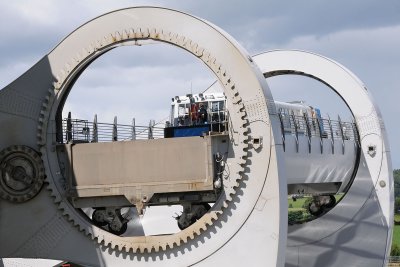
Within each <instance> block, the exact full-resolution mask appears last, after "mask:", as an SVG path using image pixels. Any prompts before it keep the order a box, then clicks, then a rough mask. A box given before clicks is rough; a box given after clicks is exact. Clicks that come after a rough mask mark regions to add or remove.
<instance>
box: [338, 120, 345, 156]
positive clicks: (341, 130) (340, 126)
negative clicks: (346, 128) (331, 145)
mask: <svg viewBox="0 0 400 267" xmlns="http://www.w3.org/2000/svg"><path fill="white" fill-rule="evenodd" d="M338 123H339V128H340V135H341V136H342V154H343V155H344V133H343V125H342V121H341V119H340V116H339V115H338Z"/></svg>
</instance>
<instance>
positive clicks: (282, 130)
mask: <svg viewBox="0 0 400 267" xmlns="http://www.w3.org/2000/svg"><path fill="white" fill-rule="evenodd" d="M278 116H279V121H280V123H281V137H282V144H283V151H286V147H285V146H286V144H285V143H286V137H285V127H284V126H283V119H282V113H279V114H278Z"/></svg>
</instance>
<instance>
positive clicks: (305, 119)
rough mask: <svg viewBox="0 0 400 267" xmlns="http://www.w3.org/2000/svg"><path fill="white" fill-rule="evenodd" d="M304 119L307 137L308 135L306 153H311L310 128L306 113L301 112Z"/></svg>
mask: <svg viewBox="0 0 400 267" xmlns="http://www.w3.org/2000/svg"><path fill="white" fill-rule="evenodd" d="M303 117H304V121H305V122H306V129H307V137H308V153H311V129H310V122H309V120H308V117H307V115H306V113H303Z"/></svg>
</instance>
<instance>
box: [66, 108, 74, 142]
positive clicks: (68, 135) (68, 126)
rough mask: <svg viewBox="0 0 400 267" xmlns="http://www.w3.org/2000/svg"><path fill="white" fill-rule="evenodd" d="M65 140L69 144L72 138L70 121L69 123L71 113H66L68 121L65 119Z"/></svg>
mask: <svg viewBox="0 0 400 267" xmlns="http://www.w3.org/2000/svg"><path fill="white" fill-rule="evenodd" d="M66 135H67V136H66V139H67V143H70V142H71V141H72V139H73V136H72V121H71V112H68V119H67V132H66Z"/></svg>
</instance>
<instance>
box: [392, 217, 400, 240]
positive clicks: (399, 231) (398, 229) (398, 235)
mask: <svg viewBox="0 0 400 267" xmlns="http://www.w3.org/2000/svg"><path fill="white" fill-rule="evenodd" d="M397 215H400V214H397ZM392 243H393V244H397V245H398V246H400V225H394V227H393V239H392Z"/></svg>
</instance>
